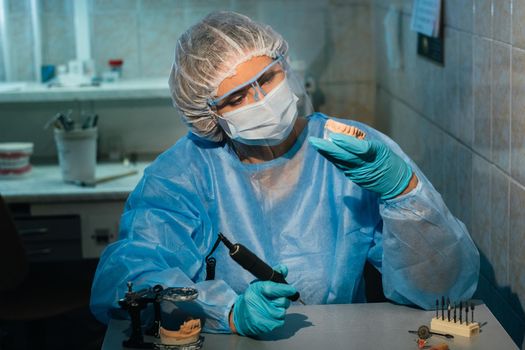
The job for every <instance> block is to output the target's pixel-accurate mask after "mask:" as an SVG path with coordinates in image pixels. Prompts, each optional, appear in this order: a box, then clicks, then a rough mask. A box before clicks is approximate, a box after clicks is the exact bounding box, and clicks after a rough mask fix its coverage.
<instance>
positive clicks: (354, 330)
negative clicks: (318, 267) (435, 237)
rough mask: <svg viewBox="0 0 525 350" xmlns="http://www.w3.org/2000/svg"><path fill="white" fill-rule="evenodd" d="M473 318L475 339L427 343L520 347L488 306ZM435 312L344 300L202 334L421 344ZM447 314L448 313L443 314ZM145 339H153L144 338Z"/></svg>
mask: <svg viewBox="0 0 525 350" xmlns="http://www.w3.org/2000/svg"><path fill="white" fill-rule="evenodd" d="M475 304H476V307H475V313H474V321H475V322H479V323H480V324H481V325H482V326H481V330H480V333H479V334H477V335H474V336H473V337H472V338H466V337H461V336H455V337H454V339H446V338H444V337H441V336H437V335H433V336H431V337H430V339H429V341H428V344H429V345H436V344H439V343H447V344H448V345H449V348H450V349H451V350H463V349H476V350H484V349H486V350H494V349H505V350H511V349H518V347H517V346H516V345H515V344H514V342H513V341H512V339H511V338H510V336H509V335H508V334H507V333H506V332H505V330H504V329H503V327H502V326H501V325H500V324H499V322H498V321H497V320H496V318H495V317H494V315H493V314H492V313H491V312H490V310H489V309H488V308H487V307H486V306H485V304H483V303H482V302H480V301H476V302H475ZM434 316H435V312H434V311H424V310H420V309H416V308H412V307H407V306H401V305H394V304H392V303H369V304H344V305H306V306H301V305H292V306H291V307H290V309H289V310H288V313H287V315H286V319H285V324H284V326H283V327H281V328H278V329H276V330H274V331H273V332H271V333H269V334H266V335H264V336H262V337H260V338H259V339H252V338H248V337H241V336H238V335H232V334H206V333H205V334H203V336H204V344H203V347H202V349H204V350H212V349H239V350H241V349H250V350H257V349H300V350H308V349H316V350H317V349H348V350H352V349H404V350H405V349H414V350H416V349H418V346H417V343H416V340H417V335H415V334H411V333H409V332H408V331H409V330H417V329H418V327H419V326H421V325H427V326H429V325H430V320H431V319H432V317H434ZM445 317H446V316H445ZM129 325H130V323H129V321H126V320H111V321H110V323H109V326H108V329H107V331H106V336H105V338H104V343H103V346H102V349H103V350H110V349H111V350H114V349H123V347H122V341H123V340H126V339H128V338H127V337H128V336H129ZM145 341H152V338H151V337H147V336H146V337H145Z"/></svg>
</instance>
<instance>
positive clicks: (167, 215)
mask: <svg viewBox="0 0 525 350" xmlns="http://www.w3.org/2000/svg"><path fill="white" fill-rule="evenodd" d="M197 192H198V191H196V190H194V189H193V184H192V183H191V180H190V177H184V178H182V177H181V178H180V179H169V180H168V179H164V178H161V177H158V176H155V175H145V177H144V178H143V179H142V180H141V182H140V183H139V185H138V186H137V188H136V189H135V191H134V192H133V193H132V194H131V196H130V197H129V199H128V201H127V203H126V209H125V211H124V213H123V215H122V218H121V223H120V234H119V240H118V241H117V242H115V243H113V244H111V245H110V246H109V247H108V248H107V249H106V250H105V251H104V253H103V254H102V256H101V259H100V263H99V265H98V268H97V272H96V275H95V279H94V282H93V287H92V296H91V310H92V312H93V314H94V315H95V316H96V317H97V319H99V320H100V321H101V322H104V323H108V322H109V320H110V318H111V317H118V315H121V314H122V313H121V312H119V311H118V309H119V306H118V299H119V298H122V297H123V296H124V294H125V292H126V290H127V286H126V283H127V282H128V281H132V282H133V284H134V290H139V289H142V288H146V287H153V286H155V285H157V284H160V285H162V286H163V287H194V288H196V289H197V290H198V292H199V296H198V299H197V309H198V313H199V314H198V315H195V316H198V317H202V318H204V319H205V323H204V327H203V330H204V331H206V332H212V333H229V332H231V331H230V327H229V324H228V314H229V311H230V309H231V307H232V305H233V303H234V301H235V299H236V298H237V294H236V293H235V292H234V291H233V290H232V288H231V287H230V286H229V285H228V284H226V283H225V282H224V281H222V280H213V281H200V282H198V281H196V280H197V276H198V275H199V274H200V272H202V269H203V265H205V264H204V263H203V261H204V257H205V255H206V254H207V250H208V249H211V248H210V247H211V246H212V245H213V241H212V240H213V237H212V225H211V222H210V220H209V218H208V216H207V214H206V210H205V208H204V204H203V203H202V201H199V200H197V198H196V196H197V194H196V193H197Z"/></svg>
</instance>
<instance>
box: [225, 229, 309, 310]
mask: <svg viewBox="0 0 525 350" xmlns="http://www.w3.org/2000/svg"><path fill="white" fill-rule="evenodd" d="M219 238H220V239H221V241H222V242H223V243H224V245H225V246H226V247H227V248H228V249H229V250H230V256H231V257H232V259H233V260H235V261H236V262H237V263H238V264H239V265H241V266H242V267H243V268H244V269H245V270H246V271H248V272H250V273H251V274H252V275H254V276H255V277H256V278H258V279H260V280H261V281H272V282H276V283H283V284H288V282H286V279H285V278H284V276H283V275H282V274H281V273H279V272H277V271H275V270H274V269H272V268H271V267H270V266H269V265H268V264H266V263H265V262H264V261H262V260H261V259H260V258H259V257H258V256H257V255H255V254H254V253H252V252H251V251H250V250H249V249H248V248H246V247H245V246H243V245H242V244H239V243H236V244H233V243H231V242H230V241H229V240H228V239H227V238H226V237H224V235H223V234H222V233H219ZM288 299H290V300H291V301H299V302H300V303H301V304H303V305H306V304H305V303H304V301H302V300H301V296H300V294H299V292H297V293H295V294H294V295H292V296H290V297H288Z"/></svg>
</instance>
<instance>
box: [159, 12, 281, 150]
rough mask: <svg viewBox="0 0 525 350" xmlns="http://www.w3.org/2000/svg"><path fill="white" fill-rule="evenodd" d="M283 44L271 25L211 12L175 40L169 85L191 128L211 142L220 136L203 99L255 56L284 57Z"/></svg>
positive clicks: (210, 111)
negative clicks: (238, 67)
mask: <svg viewBox="0 0 525 350" xmlns="http://www.w3.org/2000/svg"><path fill="white" fill-rule="evenodd" d="M287 53H288V44H287V42H286V41H285V40H284V39H283V37H282V36H281V35H280V34H278V33H277V32H275V31H274V30H273V29H272V28H271V27H270V26H268V25H264V24H260V23H257V22H255V21H252V20H251V19H250V18H248V17H246V16H244V15H241V14H238V13H235V12H227V11H221V12H213V13H211V14H209V15H208V16H206V17H205V18H204V19H202V20H201V21H200V22H199V23H197V24H195V25H193V26H192V27H190V28H189V29H188V30H187V31H186V32H185V33H183V34H182V35H181V36H180V38H179V40H178V41H177V47H176V49H175V61H174V62H173V66H172V69H171V74H170V78H169V85H170V90H171V95H172V97H173V102H174V105H175V107H177V108H178V109H179V110H180V112H181V113H182V115H183V120H184V121H185V122H186V124H187V125H188V126H189V127H190V130H191V131H192V132H193V133H194V134H196V135H199V136H201V137H204V138H206V139H208V140H212V141H222V140H223V139H224V138H225V134H224V133H223V131H222V129H221V127H220V126H219V124H218V122H217V115H216V113H215V112H214V111H213V110H212V109H211V108H210V107H209V105H208V100H209V99H210V98H213V97H216V96H215V95H216V93H217V89H218V86H219V84H220V83H221V82H222V81H223V80H224V79H225V78H227V77H229V76H232V75H234V74H235V68H236V67H237V65H239V64H240V63H243V62H245V61H247V60H249V59H250V58H252V57H255V56H263V55H266V56H270V57H272V58H275V57H277V56H284V57H285V58H286V57H287Z"/></svg>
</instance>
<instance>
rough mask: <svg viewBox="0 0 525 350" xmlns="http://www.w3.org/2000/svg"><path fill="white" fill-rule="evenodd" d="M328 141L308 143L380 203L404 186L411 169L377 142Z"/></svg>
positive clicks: (341, 137) (314, 139) (334, 138)
mask: <svg viewBox="0 0 525 350" xmlns="http://www.w3.org/2000/svg"><path fill="white" fill-rule="evenodd" d="M329 138H330V140H324V139H320V138H317V137H310V138H309V141H310V144H311V145H312V146H314V147H315V148H316V149H317V150H318V151H319V153H321V154H322V155H323V156H324V157H326V158H327V159H328V160H330V161H331V162H332V163H334V165H335V166H337V167H338V168H339V169H341V170H342V171H343V172H344V174H345V175H346V177H348V178H349V179H350V180H352V181H353V182H355V183H356V184H358V185H359V186H361V187H363V188H366V189H368V190H370V191H374V192H377V193H379V194H380V195H381V198H382V199H390V198H394V197H396V196H397V195H399V194H401V193H402V192H403V191H404V190H405V188H406V187H407V186H408V184H409V182H410V179H411V178H412V168H411V167H410V166H409V165H408V164H407V163H406V162H405V161H404V160H403V159H401V158H400V157H399V156H398V155H397V154H395V153H394V152H392V150H391V149H390V148H389V147H388V146H387V145H385V144H384V143H382V142H381V141H378V140H369V141H368V140H359V139H357V138H355V137H353V136H348V135H344V134H339V133H330V135H329Z"/></svg>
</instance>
